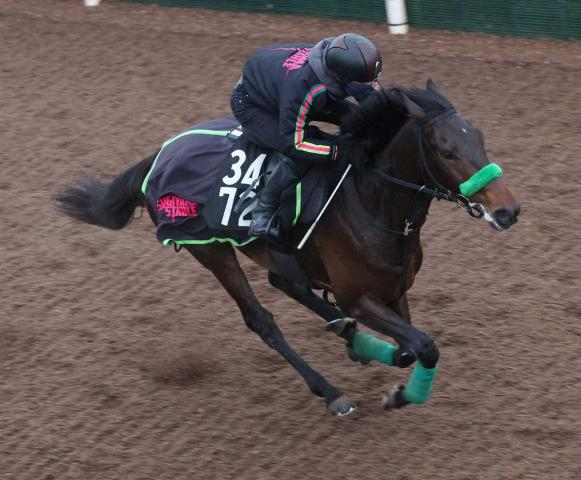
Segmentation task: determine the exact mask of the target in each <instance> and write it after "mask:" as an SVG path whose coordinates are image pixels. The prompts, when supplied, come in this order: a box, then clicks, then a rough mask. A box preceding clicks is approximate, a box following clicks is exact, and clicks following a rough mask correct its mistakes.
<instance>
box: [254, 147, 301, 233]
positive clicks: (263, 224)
mask: <svg viewBox="0 0 581 480" xmlns="http://www.w3.org/2000/svg"><path fill="white" fill-rule="evenodd" d="M275 155H276V156H277V163H276V165H275V167H274V169H273V170H272V172H271V173H270V175H269V177H268V182H267V183H266V185H265V186H264V189H263V190H262V192H260V198H259V199H258V205H256V207H255V208H254V210H252V222H251V223H250V230H249V232H248V233H249V234H250V235H252V236H254V237H260V238H265V239H267V240H270V241H273V242H275V243H280V242H282V240H283V238H282V230H281V227H280V225H279V222H278V219H277V215H276V214H277V210H278V208H279V206H280V197H281V195H282V192H283V191H284V190H286V189H287V188H289V187H291V186H293V185H295V184H296V183H297V182H298V180H299V177H298V175H297V171H296V166H295V163H294V162H293V161H292V160H291V159H290V158H288V157H285V156H284V155H281V154H280V153H276V154H275Z"/></svg>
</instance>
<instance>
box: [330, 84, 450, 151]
mask: <svg viewBox="0 0 581 480" xmlns="http://www.w3.org/2000/svg"><path fill="white" fill-rule="evenodd" d="M404 95H405V96H406V97H408V98H409V99H410V100H411V101H412V102H414V103H416V104H417V105H418V106H420V107H421V108H422V110H424V112H426V115H427V116H428V117H431V116H435V115H438V114H439V113H442V112H444V111H446V110H449V109H452V108H454V107H453V105H452V103H451V102H450V100H448V98H446V97H445V96H444V95H443V94H441V93H439V92H437V91H435V90H434V89H429V88H428V89H427V90H425V89H423V88H418V87H415V86H411V87H404V86H402V85H395V86H393V87H390V88H382V89H381V90H378V91H376V92H374V93H372V94H370V95H368V96H367V98H365V99H364V100H363V101H362V102H361V103H360V104H359V108H356V109H353V111H352V112H351V113H350V114H349V115H347V116H346V117H345V118H344V119H343V121H342V123H341V130H342V131H343V132H345V133H351V134H352V135H353V136H354V137H355V138H358V139H361V140H363V141H364V142H365V144H366V146H367V148H368V149H369V151H370V152H376V151H379V150H381V149H382V148H384V147H386V146H387V145H389V143H390V142H391V141H392V140H393V138H394V137H395V136H396V135H397V133H398V132H399V131H400V130H401V128H402V127H403V126H404V125H405V124H406V123H407V121H408V120H409V118H410V117H409V115H408V113H407V110H406V107H405V103H404Z"/></svg>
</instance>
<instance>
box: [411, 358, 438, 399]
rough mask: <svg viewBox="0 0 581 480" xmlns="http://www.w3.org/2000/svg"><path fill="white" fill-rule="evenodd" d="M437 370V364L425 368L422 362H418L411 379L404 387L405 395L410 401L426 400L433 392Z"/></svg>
mask: <svg viewBox="0 0 581 480" xmlns="http://www.w3.org/2000/svg"><path fill="white" fill-rule="evenodd" d="M437 372H438V367H437V366H436V367H434V368H425V367H423V366H422V364H421V363H420V362H418V363H416V366H415V367H414V371H413V372H412V376H411V377H410V381H409V382H408V383H407V385H406V386H405V387H404V389H403V397H404V398H405V399H406V400H407V401H408V402H410V403H415V404H420V403H424V402H426V401H427V400H428V398H430V394H431V393H432V384H433V383H434V379H435V378H436V373H437Z"/></svg>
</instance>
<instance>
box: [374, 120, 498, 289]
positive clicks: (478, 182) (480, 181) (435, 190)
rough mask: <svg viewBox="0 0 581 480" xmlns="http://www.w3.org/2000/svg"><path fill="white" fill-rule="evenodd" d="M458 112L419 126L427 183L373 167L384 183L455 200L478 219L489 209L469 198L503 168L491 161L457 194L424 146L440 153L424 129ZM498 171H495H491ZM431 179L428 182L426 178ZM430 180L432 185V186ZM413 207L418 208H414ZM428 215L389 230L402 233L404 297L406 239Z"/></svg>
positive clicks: (406, 264)
mask: <svg viewBox="0 0 581 480" xmlns="http://www.w3.org/2000/svg"><path fill="white" fill-rule="evenodd" d="M455 113H456V110H454V109H449V110H446V111H445V112H442V113H440V114H438V115H436V116H434V117H432V118H430V119H428V120H427V121H425V122H420V123H419V124H418V125H417V126H416V127H415V131H416V142H417V148H418V152H419V156H420V168H421V174H422V179H423V180H424V182H425V183H424V185H418V184H417V183H413V182H408V181H407V180H403V179H401V178H397V177H394V176H392V175H388V174H386V173H383V172H382V171H380V170H378V169H377V168H373V169H372V171H373V172H374V173H375V174H376V175H377V176H378V177H379V178H380V179H381V180H383V181H384V182H387V183H390V184H395V185H399V186H401V187H404V188H408V189H410V190H414V191H416V192H417V193H418V194H420V193H421V194H423V195H428V196H430V197H432V198H435V199H437V200H446V201H448V202H455V203H456V204H457V205H458V206H459V207H460V208H462V209H463V210H465V211H466V212H468V214H469V215H470V216H471V217H474V218H481V217H482V216H483V215H484V214H485V213H486V210H485V208H484V206H483V205H481V204H480V203H473V202H470V199H469V198H468V196H469V195H472V194H473V193H476V192H477V191H479V190H480V189H481V188H483V187H484V186H485V185H487V184H488V183H489V182H490V181H492V180H493V179H494V178H496V177H498V176H500V175H501V174H502V170H501V169H500V167H499V166H498V165H496V164H489V165H488V166H487V167H484V168H483V169H481V170H480V171H478V172H477V173H476V174H474V175H472V177H470V178H469V179H468V180H467V181H466V182H464V183H463V184H462V185H460V187H459V188H460V191H461V192H464V187H466V188H467V189H466V192H469V193H467V195H463V194H462V193H454V192H452V191H450V190H448V189H447V188H445V187H444V186H443V185H442V184H441V183H440V182H438V180H437V179H436V178H435V176H434V174H433V173H432V171H431V170H430V167H429V165H428V159H427V157H426V153H425V151H424V145H427V146H428V148H429V149H430V151H431V152H432V154H433V155H436V152H434V149H433V148H432V146H431V145H430V143H429V142H428V140H427V138H426V136H425V135H424V130H425V129H426V128H428V127H430V126H432V125H433V124H434V123H436V122H437V121H438V120H441V119H442V118H448V117H450V116H452V115H454V114H455ZM491 170H494V171H491ZM426 179H427V181H426ZM428 183H429V184H430V185H431V186H428ZM414 203H415V206H417V204H418V200H416V202H414ZM412 210H414V208H413V207H412ZM425 221H426V218H424V219H423V221H422V222H421V223H420V224H419V225H416V226H415V227H414V228H410V227H412V226H413V223H412V222H411V221H409V220H408V219H407V218H406V220H405V225H404V229H403V230H392V229H389V231H390V232H391V233H393V234H396V235H400V236H401V268H402V281H401V286H400V296H401V297H403V296H404V295H405V293H406V291H407V289H408V285H409V253H408V249H409V245H408V242H406V238H407V236H408V235H409V234H410V233H413V232H416V231H419V230H420V229H421V228H422V226H423V225H424V223H425Z"/></svg>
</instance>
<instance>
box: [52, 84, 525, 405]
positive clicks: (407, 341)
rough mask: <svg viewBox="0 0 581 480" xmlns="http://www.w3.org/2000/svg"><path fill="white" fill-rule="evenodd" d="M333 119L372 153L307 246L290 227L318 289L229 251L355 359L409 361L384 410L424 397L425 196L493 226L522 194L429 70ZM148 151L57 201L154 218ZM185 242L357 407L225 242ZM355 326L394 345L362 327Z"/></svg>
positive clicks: (511, 213)
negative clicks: (299, 344)
mask: <svg viewBox="0 0 581 480" xmlns="http://www.w3.org/2000/svg"><path fill="white" fill-rule="evenodd" d="M341 127H342V131H344V132H349V133H350V134H351V135H352V137H353V138H354V139H357V140H358V141H360V142H362V143H363V144H364V145H365V148H366V149H367V152H369V154H368V156H367V158H366V159H365V161H361V159H360V158H359V159H357V158H354V159H353V162H352V164H353V168H352V172H350V174H349V175H346V176H344V177H345V178H344V181H343V183H342V184H341V186H340V188H338V189H337V191H336V195H335V197H334V198H333V199H332V202H331V203H330V205H329V208H328V209H327V211H326V212H325V214H324V215H323V217H322V220H321V221H320V223H319V224H318V225H317V227H316V228H315V229H314V231H313V234H312V236H311V237H310V238H309V240H308V241H307V242H306V244H305V246H304V247H303V248H301V249H300V250H299V249H297V248H296V247H297V244H298V242H299V240H300V239H301V238H302V237H303V235H304V234H305V231H306V228H305V227H304V226H299V225H297V226H295V227H294V228H293V230H292V232H291V236H290V240H289V241H290V244H291V245H292V246H293V249H294V250H293V251H294V254H295V256H296V259H297V260H298V263H299V264H300V265H301V266H302V268H303V270H304V272H305V273H306V276H307V277H308V279H309V280H310V281H311V282H312V285H313V286H314V288H315V290H317V289H322V290H324V291H325V295H324V296H323V297H321V296H320V295H319V294H317V293H315V292H314V291H313V289H312V288H311V286H305V285H301V284H297V283H294V282H292V281H289V280H287V279H286V278H284V277H283V276H282V275H281V274H280V272H278V271H277V268H276V267H275V265H274V264H273V262H272V260H271V257H270V255H269V250H268V244H267V242H266V241H264V240H261V239H257V240H256V241H254V242H252V243H248V244H246V245H243V246H237V247H236V248H238V250H239V251H240V252H241V253H242V254H244V255H246V256H247V257H249V258H250V259H251V260H253V261H254V262H255V263H257V264H259V265H260V266H262V267H263V268H264V269H266V270H267V271H268V272H269V273H268V277H269V281H270V283H271V284H272V285H273V286H274V287H276V288H278V289H279V290H281V291H282V292H284V293H285V294H287V295H288V296H289V297H291V298H293V299H295V300H296V301H298V302H299V303H301V304H302V305H304V306H306V307H307V308H308V309H310V310H311V311H312V312H314V313H315V314H317V315H318V316H320V317H322V318H323V319H324V320H326V321H327V322H328V323H327V329H328V330H330V331H332V332H334V333H335V334H337V335H338V336H340V337H341V338H343V339H345V341H346V345H347V353H348V355H349V357H350V358H351V359H352V360H353V361H357V362H359V363H367V362H369V361H371V360H377V361H379V362H382V363H384V364H386V365H388V366H397V367H400V368H406V367H410V366H411V365H412V364H414V363H415V366H414V369H413V371H412V374H411V377H410V380H409V382H408V383H407V384H406V385H395V386H394V387H393V388H392V389H391V390H390V391H389V393H388V394H387V395H386V396H384V397H383V400H382V405H383V407H384V408H385V409H390V408H401V407H403V406H405V405H409V404H422V403H424V402H426V401H427V399H428V398H429V396H430V393H431V391H432V385H433V382H434V379H435V376H436V372H437V364H438V359H439V351H438V348H437V346H436V344H435V342H434V339H433V338H432V337H431V336H430V335H428V334H427V333H425V332H422V331H420V330H418V329H416V328H415V327H414V326H413V325H412V322H411V315H410V308H409V305H408V299H407V293H406V292H407V291H408V290H409V289H410V288H411V287H412V286H413V283H414V278H415V276H416V274H417V273H418V272H419V270H420V268H421V265H422V259H423V253H422V246H421V241H420V233H421V228H422V226H423V225H424V222H425V221H426V217H427V214H428V209H429V207H430V204H431V202H432V200H433V199H439V200H446V201H451V202H455V203H457V204H458V206H460V207H461V208H462V209H463V210H465V211H466V212H468V213H469V214H470V215H471V216H474V217H484V218H485V219H486V220H487V221H488V223H489V224H490V225H491V226H492V227H493V228H494V229H495V230H497V231H501V230H505V229H507V228H509V227H510V226H511V225H513V224H514V223H516V222H517V218H518V215H519V213H520V208H521V206H520V202H519V200H518V199H517V198H516V196H515V194H514V193H513V192H512V190H511V189H510V188H509V187H508V186H507V185H506V184H505V181H504V178H503V177H501V176H500V174H501V171H500V167H498V166H496V164H491V163H489V161H488V158H487V155H486V151H485V148H484V136H483V134H482V132H481V130H479V129H478V128H476V127H474V126H473V125H472V124H471V123H470V122H468V121H467V120H466V119H464V118H463V117H462V116H461V115H460V114H459V113H458V112H457V111H456V109H455V108H454V106H453V105H452V103H451V102H450V100H449V99H448V98H447V97H446V96H445V94H444V93H443V92H442V90H441V89H440V88H439V87H438V86H437V85H436V84H435V83H434V82H433V81H432V80H431V79H430V80H428V82H427V88H425V89H424V88H420V87H414V86H412V87H406V86H400V85H396V86H392V87H390V88H383V89H381V90H379V91H377V92H375V93H373V94H370V95H369V96H368V98H367V99H366V100H364V101H363V102H362V103H361V104H360V105H359V106H358V108H355V109H353V111H352V112H351V113H349V114H348V115H347V117H346V118H345V119H344V122H343V123H342V125H341ZM156 155H157V153H156V154H154V155H152V156H150V157H147V158H145V159H144V160H142V161H141V162H139V163H137V164H136V165H134V166H132V167H131V168H129V169H128V170H127V171H125V172H124V173H121V174H120V175H118V176H117V177H115V178H114V179H113V180H112V181H111V182H105V181H102V180H100V179H98V178H95V177H87V178H85V179H82V180H78V181H77V182H75V183H72V184H69V185H65V186H63V187H61V188H60V190H58V191H57V192H56V193H55V200H56V202H57V204H58V206H59V208H60V209H61V210H62V211H63V212H64V213H65V214H66V215H68V216H70V217H72V218H74V219H75V220H77V221H80V222H84V223H89V224H94V225H98V226H101V227H105V228H109V229H121V228H123V227H125V226H126V225H127V224H128V223H129V222H130V221H131V220H132V218H133V215H134V212H135V210H136V208H137V207H145V208H146V209H147V211H148V212H149V214H150V216H151V218H152V220H153V221H154V223H155V218H154V216H153V208H154V205H150V204H148V203H147V202H146V198H145V197H144V195H143V194H142V192H141V190H140V187H141V185H142V182H143V181H144V178H145V177H146V176H147V174H148V172H149V170H150V168H151V167H152V163H153V162H154V159H155V157H156ZM491 171H492V173H491ZM184 248H185V249H186V250H187V251H188V252H189V253H190V254H191V255H192V256H193V257H194V258H195V259H196V260H197V261H198V262H199V263H200V264H201V265H203V266H204V267H205V268H207V269H208V270H210V271H211V272H212V273H213V274H214V276H215V277H216V278H217V280H218V281H219V282H220V284H221V285H222V286H223V288H224V289H225V290H226V292H227V293H228V294H229V295H230V296H231V297H232V298H233V299H234V301H235V302H236V304H237V305H238V308H239V309H240V312H241V314H242V317H243V319H244V322H245V323H246V325H247V326H248V328H249V329H250V330H252V331H253V332H255V333H256V334H258V335H259V336H260V338H261V339H262V340H263V341H264V342H265V343H266V344H267V345H268V346H269V347H271V348H273V349H274V350H276V351H277V352H278V353H279V354H280V355H281V356H282V357H283V358H284V359H285V360H287V361H288V362H289V363H290V364H291V365H292V366H293V367H294V368H295V369H296V370H297V371H298V373H299V374H300V375H301V376H302V377H303V379H304V381H305V382H306V384H307V386H308V388H309V389H310V391H311V392H312V393H314V394H315V395H317V396H319V397H322V398H323V399H324V400H325V404H326V408H327V409H328V411H329V412H330V413H331V414H333V415H337V416H343V415H347V414H349V413H351V412H352V411H354V410H355V409H356V408H357V404H356V402H355V401H354V400H352V399H351V398H350V397H349V396H348V395H347V394H345V393H344V392H343V391H342V390H341V389H339V388H338V387H336V386H334V385H332V384H330V383H329V382H328V381H327V380H326V379H325V378H324V377H323V375H321V374H320V373H319V372H317V371H316V370H314V369H313V368H312V367H311V366H310V365H309V364H308V363H307V362H306V361H305V360H303V359H302V358H301V356H300V355H299V354H298V353H297V352H296V351H294V350H293V349H292V347H291V346H290V345H289V344H288V343H287V340H286V339H285V338H284V337H283V334H282V333H281V331H280V330H279V328H278V326H277V324H276V323H275V321H274V318H273V315H272V314H271V312H269V311H268V310H267V309H265V308H264V307H263V306H262V305H261V304H260V303H259V301H258V300H257V298H256V296H255V295H254V292H253V291H252V289H251V287H250V285H249V283H248V280H247V278H246V276H245V274H244V272H243V270H242V269H241V267H240V264H239V262H238V260H237V258H236V253H235V249H234V247H233V246H232V245H231V244H228V243H209V244H204V245H185V246H184ZM327 292H330V293H332V295H333V297H334V302H330V301H329V300H328V298H327V295H326V294H327ZM359 323H361V324H363V325H364V326H366V327H368V328H369V329H371V330H373V331H375V332H378V333H380V334H382V335H385V336H388V337H391V338H392V339H394V340H395V342H396V344H391V343H389V342H387V341H384V340H381V339H379V338H377V337H376V336H373V335H371V334H369V333H365V332H362V331H360V330H359V329H358V324H359Z"/></svg>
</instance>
